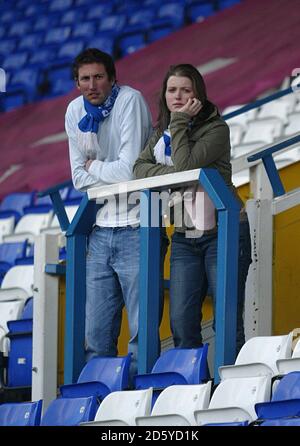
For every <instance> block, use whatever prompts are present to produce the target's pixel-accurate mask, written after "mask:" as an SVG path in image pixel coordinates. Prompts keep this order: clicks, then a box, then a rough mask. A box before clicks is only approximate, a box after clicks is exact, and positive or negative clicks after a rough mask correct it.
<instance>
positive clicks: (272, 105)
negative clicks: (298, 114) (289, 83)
mask: <svg viewBox="0 0 300 446" xmlns="http://www.w3.org/2000/svg"><path fill="white" fill-rule="evenodd" d="M289 96H290V97H291V98H293V99H294V100H293V102H291V101H290V100H287V99H286V98H285V97H283V98H280V99H277V100H276V101H271V102H268V103H266V104H264V105H262V106H261V108H260V110H259V112H258V113H257V119H261V118H269V117H277V118H279V119H280V120H281V121H282V122H283V123H284V124H287V123H288V114H289V113H292V111H293V109H294V104H295V101H296V98H295V96H293V95H289ZM287 97H288V96H287Z"/></svg>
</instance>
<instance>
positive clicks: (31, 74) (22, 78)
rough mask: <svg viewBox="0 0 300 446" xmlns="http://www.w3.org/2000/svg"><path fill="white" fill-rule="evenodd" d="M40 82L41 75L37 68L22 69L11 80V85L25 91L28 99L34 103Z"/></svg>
mask: <svg viewBox="0 0 300 446" xmlns="http://www.w3.org/2000/svg"><path fill="white" fill-rule="evenodd" d="M39 82H40V73H39V71H38V70H37V69H35V68H29V67H28V68H22V69H20V70H18V71H17V72H16V73H15V74H14V75H13V76H12V79H11V82H10V85H11V86H13V87H15V88H16V87H19V88H22V89H24V91H25V92H26V95H27V98H28V100H30V101H33V100H34V99H35V98H36V91H37V88H38V85H39Z"/></svg>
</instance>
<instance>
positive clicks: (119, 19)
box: [98, 14, 127, 36]
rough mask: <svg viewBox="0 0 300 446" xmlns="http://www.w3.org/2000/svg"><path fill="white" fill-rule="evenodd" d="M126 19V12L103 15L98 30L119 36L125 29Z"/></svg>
mask: <svg viewBox="0 0 300 446" xmlns="http://www.w3.org/2000/svg"><path fill="white" fill-rule="evenodd" d="M126 21H127V17H126V15H125V14H112V15H109V16H106V17H103V19H102V20H101V23H100V25H99V28H98V30H99V31H105V32H106V33H111V34H113V35H114V36H117V35H118V34H120V33H121V32H122V31H123V30H124V29H125V25H126Z"/></svg>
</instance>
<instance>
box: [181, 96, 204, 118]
mask: <svg viewBox="0 0 300 446" xmlns="http://www.w3.org/2000/svg"><path fill="white" fill-rule="evenodd" d="M201 108H202V104H201V101H200V100H199V99H196V98H193V99H191V98H189V99H188V101H187V103H186V104H184V106H183V107H181V108H179V109H178V110H176V111H178V112H182V113H187V114H188V115H190V116H191V117H193V116H196V115H197V114H198V113H199V111H200V110H201Z"/></svg>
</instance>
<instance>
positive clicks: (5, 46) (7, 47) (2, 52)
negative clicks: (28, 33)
mask: <svg viewBox="0 0 300 446" xmlns="http://www.w3.org/2000/svg"><path fill="white" fill-rule="evenodd" d="M16 45H17V39H5V40H1V45H0V56H6V55H8V54H11V53H12V52H13V51H14V50H15V48H16Z"/></svg>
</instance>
